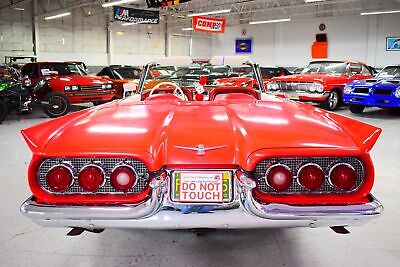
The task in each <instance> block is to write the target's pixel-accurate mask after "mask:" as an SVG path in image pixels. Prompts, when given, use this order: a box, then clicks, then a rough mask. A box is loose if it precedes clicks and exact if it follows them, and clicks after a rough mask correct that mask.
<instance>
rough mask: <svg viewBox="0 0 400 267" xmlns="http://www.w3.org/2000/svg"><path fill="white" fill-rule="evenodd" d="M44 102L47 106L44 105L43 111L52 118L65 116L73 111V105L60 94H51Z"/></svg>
mask: <svg viewBox="0 0 400 267" xmlns="http://www.w3.org/2000/svg"><path fill="white" fill-rule="evenodd" d="M43 100H44V101H43V102H45V104H42V106H43V111H44V112H45V113H46V114H47V116H49V117H50V118H57V117H61V116H64V115H65V114H67V113H68V112H69V111H70V109H71V104H70V103H69V101H68V98H67V97H66V96H65V95H64V94H62V93H59V92H50V93H48V94H47V95H46V96H45V97H44V99H43Z"/></svg>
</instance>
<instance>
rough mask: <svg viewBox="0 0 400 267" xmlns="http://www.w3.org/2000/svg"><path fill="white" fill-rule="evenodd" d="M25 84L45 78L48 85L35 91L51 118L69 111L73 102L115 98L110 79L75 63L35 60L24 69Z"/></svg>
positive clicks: (103, 100) (102, 100)
mask: <svg viewBox="0 0 400 267" xmlns="http://www.w3.org/2000/svg"><path fill="white" fill-rule="evenodd" d="M21 73H22V77H24V82H25V83H30V84H32V85H33V84H36V83H37V82H38V81H39V80H42V79H46V80H47V83H46V85H45V86H43V87H40V90H38V91H35V92H33V93H34V95H35V97H36V98H37V99H38V100H39V101H41V104H42V105H43V108H44V111H45V112H46V114H47V115H48V116H50V117H53V118H54V117H59V116H63V115H65V114H67V113H68V112H69V110H70V107H71V104H77V103H87V102H92V103H94V104H98V103H104V102H107V101H110V100H111V99H113V98H114V95H115V91H114V90H113V89H112V82H111V81H110V80H109V79H106V78H101V77H96V76H90V75H87V74H86V73H84V72H83V70H82V69H81V68H80V67H78V65H77V64H76V63H73V62H34V63H28V64H26V65H24V66H23V67H22V69H21Z"/></svg>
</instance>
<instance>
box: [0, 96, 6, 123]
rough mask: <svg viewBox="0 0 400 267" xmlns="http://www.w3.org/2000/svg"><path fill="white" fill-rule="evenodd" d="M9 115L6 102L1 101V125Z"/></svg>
mask: <svg viewBox="0 0 400 267" xmlns="http://www.w3.org/2000/svg"><path fill="white" fill-rule="evenodd" d="M7 114H8V108H7V104H6V102H4V100H3V99H0V123H1V122H2V121H4V119H5V118H6V117H7Z"/></svg>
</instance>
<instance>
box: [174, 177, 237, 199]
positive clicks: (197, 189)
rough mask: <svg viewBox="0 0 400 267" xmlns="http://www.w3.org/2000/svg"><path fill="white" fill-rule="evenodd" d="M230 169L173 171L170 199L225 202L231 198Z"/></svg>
mask: <svg viewBox="0 0 400 267" xmlns="http://www.w3.org/2000/svg"><path fill="white" fill-rule="evenodd" d="M232 196H233V193H232V173H231V172H230V171H207V172H200V171H175V172H173V174H172V182H171V200H172V201H174V202H181V203H217V204H218V203H219V204H222V203H224V202H225V203H226V202H230V201H231V200H232Z"/></svg>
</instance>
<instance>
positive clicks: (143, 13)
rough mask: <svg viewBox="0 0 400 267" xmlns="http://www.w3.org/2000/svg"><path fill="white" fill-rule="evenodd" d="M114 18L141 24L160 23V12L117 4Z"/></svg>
mask: <svg viewBox="0 0 400 267" xmlns="http://www.w3.org/2000/svg"><path fill="white" fill-rule="evenodd" d="M114 19H115V20H119V21H124V22H132V23H140V24H158V23H159V22H160V12H159V11H154V10H143V9H135V8H126V7H120V6H115V7H114Z"/></svg>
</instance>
